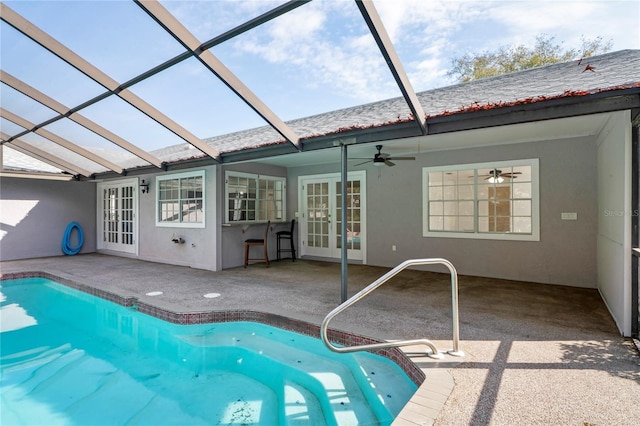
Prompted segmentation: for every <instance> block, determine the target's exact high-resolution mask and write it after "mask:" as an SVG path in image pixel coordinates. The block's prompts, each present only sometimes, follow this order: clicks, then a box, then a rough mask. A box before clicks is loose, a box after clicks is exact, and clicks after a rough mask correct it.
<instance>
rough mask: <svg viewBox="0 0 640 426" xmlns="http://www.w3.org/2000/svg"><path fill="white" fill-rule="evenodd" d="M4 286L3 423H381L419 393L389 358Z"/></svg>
mask: <svg viewBox="0 0 640 426" xmlns="http://www.w3.org/2000/svg"><path fill="white" fill-rule="evenodd" d="M1 284H2V287H1V293H2V297H1V299H0V315H1V318H0V324H1V327H2V334H1V339H2V345H1V361H2V377H1V379H0V390H1V404H2V405H1V407H0V408H1V411H0V423H2V424H3V425H9V424H50V425H53V424H92V425H94V424H154V425H157V424H189V425H198V424H220V425H222V424H233V425H240V424H246V425H249V424H250V425H260V424H262V425H269V426H271V425H286V424H299V425H303V424H311V425H318V424H327V425H331V424H335V425H355V424H382V425H385V424H390V423H391V422H392V421H393V419H394V418H395V417H396V415H397V414H398V413H399V411H400V410H401V409H402V407H403V406H404V405H405V404H406V402H407V401H408V400H409V399H410V398H411V396H412V395H413V393H414V392H415V391H416V389H417V386H416V384H415V383H414V382H413V381H412V380H410V379H409V378H408V377H407V375H406V374H405V373H404V372H403V371H402V370H401V369H400V368H399V367H398V366H397V365H396V364H395V363H393V362H391V361H390V360H388V359H387V358H384V357H381V356H379V355H374V354H370V353H356V354H349V355H346V354H336V353H333V352H331V351H329V350H328V349H327V348H326V347H325V346H324V345H323V344H322V342H321V341H320V340H319V339H314V338H312V337H309V336H305V335H302V334H298V333H293V332H290V331H285V330H282V329H279V328H275V327H271V326H268V325H265V324H260V323H255V322H247V321H241V322H224V323H214V324H195V325H178V324H171V323H168V322H165V321H162V320H160V319H158V318H154V317H151V316H148V315H144V314H142V313H140V312H138V311H137V310H136V309H135V308H132V307H125V306H121V305H118V304H115V303H112V302H109V301H106V300H103V299H101V298H97V297H94V296H91V295H89V294H86V293H83V292H81V291H78V290H75V289H72V288H69V287H66V286H63V285H60V284H57V283H55V282H52V281H50V280H47V279H44V278H27V279H19V280H11V281H2V283H1Z"/></svg>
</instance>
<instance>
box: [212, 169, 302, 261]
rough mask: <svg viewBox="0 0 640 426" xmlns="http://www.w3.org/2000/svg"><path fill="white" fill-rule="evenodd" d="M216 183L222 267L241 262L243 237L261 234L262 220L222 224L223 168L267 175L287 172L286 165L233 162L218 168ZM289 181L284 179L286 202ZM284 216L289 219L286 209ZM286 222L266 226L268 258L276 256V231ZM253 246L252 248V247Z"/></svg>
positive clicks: (252, 252)
mask: <svg viewBox="0 0 640 426" xmlns="http://www.w3.org/2000/svg"><path fill="white" fill-rule="evenodd" d="M220 169H221V170H220V174H221V175H220V185H219V186H218V188H219V189H218V192H219V195H220V202H219V203H218V212H219V215H218V216H219V218H220V222H219V223H220V224H221V234H220V235H221V237H222V238H221V251H222V252H221V257H222V268H223V269H228V268H235V267H238V266H242V265H243V263H244V240H246V239H248V238H263V236H264V226H265V225H264V224H255V225H250V226H243V225H232V226H222V223H224V217H225V214H226V205H225V201H224V191H225V171H227V170H233V171H236V172H244V173H255V174H261V175H269V176H279V177H280V176H281V177H286V176H287V169H286V168H284V167H278V166H271V165H265V164H255V163H246V164H233V165H229V166H225V167H221V168H220ZM289 185H290V182H287V196H288V198H287V202H289V200H291V198H290V197H289V195H290V191H289V188H288V187H289ZM287 210H288V211H289V210H290V207H289V205H287ZM287 218H288V219H291V218H292V216H291V215H289V213H287ZM289 226H290V225H288V224H287V223H272V224H271V226H270V230H269V235H268V237H267V246H268V250H269V259H275V258H276V238H275V237H276V234H275V233H276V232H278V231H283V230H285V229H288V228H289ZM253 250H255V251H253ZM259 250H260V249H258V248H255V247H254V248H253V249H252V251H251V257H257V255H258V254H259V252H258V251H259Z"/></svg>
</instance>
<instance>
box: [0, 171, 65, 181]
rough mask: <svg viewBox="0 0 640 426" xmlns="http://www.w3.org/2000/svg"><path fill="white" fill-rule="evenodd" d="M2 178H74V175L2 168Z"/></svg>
mask: <svg viewBox="0 0 640 426" xmlns="http://www.w3.org/2000/svg"><path fill="white" fill-rule="evenodd" d="M0 178H20V179H45V180H64V181H67V180H72V179H73V175H63V174H55V173H48V172H25V171H22V170H0Z"/></svg>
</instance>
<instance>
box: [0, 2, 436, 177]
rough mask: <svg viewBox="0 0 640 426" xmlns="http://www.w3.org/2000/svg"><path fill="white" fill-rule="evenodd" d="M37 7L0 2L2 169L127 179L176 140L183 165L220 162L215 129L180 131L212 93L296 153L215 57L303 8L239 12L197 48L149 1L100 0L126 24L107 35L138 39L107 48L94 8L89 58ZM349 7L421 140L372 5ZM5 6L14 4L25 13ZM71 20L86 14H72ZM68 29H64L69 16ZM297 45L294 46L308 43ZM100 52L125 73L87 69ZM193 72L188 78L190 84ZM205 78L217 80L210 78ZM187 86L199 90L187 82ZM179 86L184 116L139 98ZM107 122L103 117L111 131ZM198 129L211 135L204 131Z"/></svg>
mask: <svg viewBox="0 0 640 426" xmlns="http://www.w3.org/2000/svg"><path fill="white" fill-rule="evenodd" d="M315 1H316V2H317V1H320V0H315ZM38 3H39V2H34V3H32V4H31V5H27V6H25V5H24V4H20V3H19V2H6V3H0V18H1V20H2V24H1V25H2V36H3V39H5V43H6V44H5V43H3V51H4V50H5V49H8V48H9V45H10V48H11V49H20V52H19V55H18V56H19V57H21V58H23V59H24V63H23V64H17V63H7V62H5V61H3V66H2V70H0V81H1V82H2V87H1V89H2V105H1V106H0V118H1V119H2V122H1V124H2V132H1V133H0V138H1V139H2V148H3V149H2V153H3V170H2V171H3V172H8V171H16V170H18V171H21V170H22V171H28V172H40V173H41V174H40V176H42V177H49V176H56V175H59V174H68V175H69V176H70V177H72V176H73V177H77V178H81V177H85V178H91V177H93V176H95V174H99V173H104V172H109V171H111V172H115V173H118V174H123V175H125V174H127V172H128V171H131V170H133V169H136V168H139V167H150V166H153V167H156V168H158V169H162V168H164V167H165V163H164V162H163V161H162V160H160V159H159V158H158V157H157V156H156V155H154V153H153V151H156V150H158V149H161V148H166V147H168V146H175V145H178V144H184V143H185V142H186V143H188V144H189V145H190V146H191V147H192V150H191V151H190V152H189V153H188V154H186V155H188V156H189V157H190V158H193V157H209V158H211V159H213V160H214V161H217V162H221V157H220V149H219V147H217V146H216V145H215V143H213V144H210V143H207V142H205V141H204V140H203V139H204V138H207V137H210V136H215V134H216V130H215V126H203V127H198V129H196V128H195V127H196V125H192V127H193V128H189V127H190V126H189V125H184V124H180V123H181V122H184V121H187V120H184V118H183V117H184V116H185V115H188V114H189V110H188V103H189V97H190V96H195V95H196V94H198V92H201V91H208V90H210V89H211V88H212V87H215V88H216V90H217V92H216V91H212V92H211V93H212V96H227V97H228V99H229V101H228V104H229V108H230V109H232V108H236V105H237V104H238V101H241V103H242V104H244V107H242V108H244V109H239V111H245V112H244V113H251V114H254V115H257V117H258V118H259V119H260V120H261V121H256V120H255V117H252V118H250V119H247V126H246V127H245V129H246V128H251V127H256V126H255V125H253V126H252V123H256V122H257V123H260V122H262V123H266V124H268V125H269V126H270V127H271V128H272V129H273V131H274V132H275V136H274V140H277V141H278V144H279V145H283V146H287V147H288V150H290V151H292V152H295V151H298V152H299V151H303V150H304V147H303V145H302V144H301V143H300V139H301V135H299V134H297V133H296V132H295V131H294V130H292V128H290V127H289V126H288V125H287V124H286V122H285V120H284V119H283V118H281V117H280V116H279V115H278V114H277V113H276V112H274V110H272V109H271V108H270V107H269V106H268V105H267V103H266V102H264V101H263V100H262V99H261V97H260V96H258V95H257V94H256V93H255V92H254V91H252V89H251V88H250V87H249V86H251V84H249V83H246V82H244V81H243V79H242V78H240V77H239V76H238V75H236V74H235V73H234V72H233V71H232V70H231V69H230V68H229V67H228V66H227V65H225V63H224V62H223V61H222V60H221V59H220V58H219V57H218V56H216V55H215V54H214V53H213V52H212V49H213V48H214V47H216V46H224V45H229V44H230V43H232V42H233V41H234V40H235V39H237V38H238V37H240V36H242V35H243V34H246V33H248V32H253V31H256V30H258V29H259V28H261V26H264V25H267V24H269V25H273V26H275V28H276V30H282V31H286V30H287V29H286V21H284V22H281V20H279V19H278V18H281V17H283V16H285V15H286V14H290V13H292V12H294V11H295V10H297V9H298V8H302V7H305V5H307V4H308V3H310V0H303V1H299V0H295V1H289V2H286V3H282V4H279V5H277V6H275V7H273V8H271V9H269V10H266V11H264V12H262V13H260V14H258V15H257V16H251V15H248V16H247V17H246V19H245V20H244V21H243V22H240V23H238V24H237V25H235V26H234V27H232V28H230V29H228V30H226V31H224V32H221V33H219V34H215V35H214V36H213V37H212V38H210V39H208V40H206V41H202V40H200V39H199V37H198V36H197V35H196V33H198V32H201V31H200V29H198V28H189V25H187V24H185V23H183V22H181V21H180V19H178V17H176V15H174V14H172V13H171V12H170V11H169V10H168V8H166V7H165V5H163V4H161V3H160V2H158V1H157V0H149V1H147V0H145V1H140V0H134V1H133V2H132V3H127V4H123V3H122V2H99V3H102V5H101V7H105V3H106V4H108V5H109V7H111V8H118V10H117V11H116V12H115V14H116V15H117V14H119V13H120V14H123V13H125V12H126V16H120V17H119V18H118V21H119V22H117V24H118V25H120V26H118V27H115V28H108V29H109V30H110V31H126V28H130V27H127V25H126V24H128V25H130V26H132V27H135V28H136V29H137V30H139V31H137V32H136V34H135V35H134V34H132V39H131V40H130V43H131V45H135V46H133V47H131V48H130V47H129V46H115V45H112V44H110V35H109V33H108V31H105V28H103V27H108V26H109V25H108V23H107V24H104V25H103V22H102V21H101V20H102V19H104V20H105V22H108V21H107V20H108V17H106V16H101V15H100V14H101V12H100V10H96V13H94V15H97V16H94V19H96V21H95V22H93V23H91V22H90V23H85V25H88V28H89V31H93V29H95V32H96V33H98V34H102V35H101V36H100V37H101V40H100V42H101V43H104V45H101V46H96V47H95V49H93V50H90V51H88V52H82V53H83V54H84V55H85V56H90V57H91V58H87V57H84V56H82V55H81V54H79V53H76V52H74V51H73V50H72V49H71V48H70V47H69V46H67V45H65V43H63V41H61V40H58V39H56V38H55V37H54V36H52V35H51V34H49V33H48V32H47V27H48V25H49V23H50V22H51V20H47V17H46V14H47V11H46V10H45V9H42V10H39V8H38V6H39V5H38ZM88 3H91V2H88ZM214 3H218V2H214ZM9 4H11V6H12V7H10V6H9ZM63 5H64V3H52V2H48V3H47V5H46V7H49V8H50V7H63ZM354 5H355V6H357V9H358V11H359V13H360V15H361V18H362V19H361V22H359V23H357V25H361V26H363V27H366V28H367V29H368V31H369V35H370V36H371V38H372V39H373V40H375V44H376V45H377V47H378V49H379V51H380V61H384V62H385V63H386V64H387V66H388V68H389V71H390V78H392V79H393V80H394V81H395V84H397V87H398V91H399V93H400V94H402V97H403V98H404V100H405V102H406V104H407V106H408V109H409V110H410V113H411V114H410V116H409V117H410V118H409V119H408V120H409V121H413V124H414V125H415V126H416V127H417V128H418V129H420V130H419V132H420V133H421V134H426V133H427V129H426V124H425V118H426V117H425V113H424V111H423V109H422V106H421V105H420V102H419V101H418V97H417V96H416V93H415V92H414V90H413V88H412V86H411V83H410V81H409V78H408V77H407V74H406V73H405V71H404V69H403V66H402V63H401V61H400V59H399V57H398V54H397V53H396V51H395V50H394V46H393V45H392V43H391V39H390V37H389V35H388V34H387V31H386V29H385V27H384V25H383V23H382V20H381V19H380V16H379V15H378V12H377V11H376V8H375V6H374V4H373V2H372V1H371V0H357V1H355V2H354ZM67 6H68V5H67ZM78 7H80V8H81V7H86V4H82V5H81V4H78V3H74V4H73V9H70V10H69V11H70V12H71V14H72V15H73V13H74V11H75V10H76V9H77V8H78ZM174 7H175V6H174ZM14 8H15V9H20V8H22V10H23V13H24V14H25V15H26V16H23V15H21V14H20V13H18V12H17V11H15V10H14ZM120 9H122V10H120ZM178 11H179V10H178ZM61 12H62V11H61ZM104 14H105V15H106V12H105V13H104ZM43 16H44V17H43ZM78 16H83V17H86V15H80V14H78ZM32 18H33V19H32ZM149 18H151V19H149ZM30 19H32V20H30ZM69 22H70V23H72V22H73V20H72V17H71V18H69ZM98 23H99V24H98ZM91 25H93V26H94V27H91ZM354 25H355V24H354ZM78 27H80V25H79V24H78ZM52 28H56V27H55V26H53V27H52ZM83 29H84V30H85V31H86V30H87V27H83V28H77V30H76V27H75V26H74V25H69V27H68V28H67V30H68V34H67V35H66V37H70V39H74V38H76V39H77V38H78V37H86V36H87V33H86V32H85V33H83ZM103 33H104V34H103ZM138 38H139V39H138ZM298 43H301V44H303V43H305V40H300V41H299V42H298ZM156 44H157V45H159V46H162V47H163V48H162V49H160V48H156V49H155V50H154V48H153V46H155V45H156ZM165 47H166V48H165ZM229 48H230V49H232V47H229ZM135 49H137V50H135ZM147 49H148V50H149V51H151V50H154V54H155V57H153V58H152V59H147V58H146V55H143V53H145V54H146V53H147V52H146V50H147ZM102 50H104V51H105V52H106V53H105V54H104V56H107V55H108V52H109V51H119V52H120V55H119V58H118V61H122V62H124V63H128V62H131V64H132V66H131V69H130V70H128V74H127V75H126V76H121V75H115V74H113V75H110V71H109V69H108V68H111V67H110V64H109V63H108V62H104V65H102V66H96V65H94V63H97V62H100V61H99V60H97V59H96V58H97V57H99V56H100V54H101V51H102ZM142 56H145V58H142ZM138 59H140V60H139V61H138ZM143 59H144V60H143ZM150 64H151V65H150ZM6 68H9V69H6ZM202 69H204V70H206V71H207V74H208V77H207V76H206V75H205V76H203V75H202V72H201V71H202ZM194 70H195V71H194ZM254 71H255V72H259V71H260V70H254ZM361 72H366V70H362V71H361ZM192 73H197V78H195V77H194V74H192ZM14 74H15V75H14ZM118 74H121V73H120V72H118ZM212 76H214V77H215V78H213V79H211V78H210V77H212ZM196 79H197V84H198V85H195V86H189V84H190V83H193V82H194V81H195V80H196ZM168 82H169V85H168V86H167V83H168ZM220 83H222V86H220ZM285 83H286V82H285ZM273 84H279V85H281V86H282V87H284V88H285V89H286V84H283V83H282V82H273ZM218 86H220V87H222V88H223V89H225V93H222V94H221V91H220V89H219V87H218ZM194 87H195V88H194ZM176 88H177V91H178V92H177V93H176V97H175V98H174V99H176V101H177V102H180V103H181V104H182V105H187V107H185V108H182V110H184V109H186V111H182V110H180V111H179V113H175V112H174V115H180V116H179V117H175V116H174V117H172V116H171V115H172V114H171V113H165V112H163V110H166V109H171V108H167V106H166V105H165V104H163V105H157V104H156V105H154V102H153V101H151V100H148V99H146V98H147V96H146V95H144V94H148V98H149V99H150V98H154V94H156V93H158V92H160V91H165V90H172V89H176ZM255 89H256V86H255V84H254V90H255ZM207 93H209V92H207ZM301 95H304V94H301ZM247 107H248V108H247ZM192 112H193V113H195V111H192ZM208 113H209V114H210V116H212V117H213V116H215V115H216V114H218V113H219V111H216V110H211V111H209V112H208ZM106 115H109V116H111V115H113V116H115V117H119V118H120V122H121V123H120V125H113V124H109V125H107V124H103V123H106V122H108V120H103V119H102V118H103V116H106ZM293 118H298V117H293ZM201 121H202V120H201ZM113 122H114V121H113V120H112V121H111V123H113ZM116 122H117V120H116ZM133 127H135V128H136V129H137V130H138V131H140V130H142V131H145V130H146V129H148V130H147V135H148V136H146V137H145V138H143V139H139V137H138V139H136V137H135V136H133V135H135V134H136V133H133V132H130V130H131V129H132V128H133ZM202 128H206V129H207V130H206V131H208V132H211V133H210V134H203V133H202V132H203V130H202ZM237 130H244V129H237ZM218 134H219V133H218ZM130 135H131V136H130ZM143 145H144V146H143ZM24 156H28V157H29V159H28V160H27V159H25V158H24ZM9 157H10V158H9ZM21 161H22V162H21ZM34 165H36V166H35V167H34Z"/></svg>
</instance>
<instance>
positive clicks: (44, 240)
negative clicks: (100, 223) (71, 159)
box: [0, 178, 96, 260]
mask: <svg viewBox="0 0 640 426" xmlns="http://www.w3.org/2000/svg"><path fill="white" fill-rule="evenodd" d="M73 221H75V222H78V223H79V224H80V226H81V227H82V230H83V235H84V244H83V246H82V250H81V251H80V253H92V252H95V251H96V186H95V183H92V182H75V181H72V182H61V181H51V180H37V179H20V178H2V181H1V182H0V226H1V227H2V229H1V235H0V260H16V259H28V258H35V257H47V256H62V255H64V253H63V252H62V248H61V247H62V238H63V236H64V232H65V229H66V227H67V225H69V223H70V222H73ZM71 244H72V245H74V246H75V245H76V244H77V239H76V232H75V231H74V232H73V233H72V236H71Z"/></svg>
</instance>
